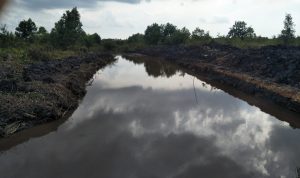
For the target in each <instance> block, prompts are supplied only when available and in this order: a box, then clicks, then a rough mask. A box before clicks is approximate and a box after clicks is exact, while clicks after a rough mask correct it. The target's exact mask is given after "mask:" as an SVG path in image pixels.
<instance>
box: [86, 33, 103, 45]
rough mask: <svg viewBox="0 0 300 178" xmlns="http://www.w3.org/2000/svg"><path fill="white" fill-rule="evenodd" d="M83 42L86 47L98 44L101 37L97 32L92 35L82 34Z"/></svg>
mask: <svg viewBox="0 0 300 178" xmlns="http://www.w3.org/2000/svg"><path fill="white" fill-rule="evenodd" d="M84 44H85V46H86V47H87V48H90V47H92V46H95V45H100V44H101V37H100V36H99V35H98V34H97V33H94V34H92V35H85V36H84Z"/></svg>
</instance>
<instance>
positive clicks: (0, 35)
mask: <svg viewBox="0 0 300 178" xmlns="http://www.w3.org/2000/svg"><path fill="white" fill-rule="evenodd" d="M14 40H15V38H14V35H13V34H12V33H11V32H9V31H8V30H7V27H6V25H0V47H1V48H7V47H11V46H12V45H13V44H14Z"/></svg>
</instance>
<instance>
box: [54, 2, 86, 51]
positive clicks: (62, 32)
mask: <svg viewBox="0 0 300 178" xmlns="http://www.w3.org/2000/svg"><path fill="white" fill-rule="evenodd" d="M84 35H85V32H84V31H83V29H82V23H81V21H80V14H79V12H78V10H77V8H76V7H75V8H73V9H72V10H71V11H69V10H68V11H66V13H64V14H63V16H62V17H61V19H60V20H59V21H58V22H56V23H55V27H54V28H53V29H52V31H51V38H52V42H53V43H54V44H55V45H58V46H60V47H68V46H70V45H73V44H75V43H76V42H78V41H79V40H80V39H81V38H82V36H84Z"/></svg>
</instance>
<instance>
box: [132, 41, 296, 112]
mask: <svg viewBox="0 0 300 178" xmlns="http://www.w3.org/2000/svg"><path fill="white" fill-rule="evenodd" d="M135 53H139V54H143V55H147V56H154V57H162V58H164V59H166V60H168V61H171V62H175V63H177V64H179V65H180V66H182V67H184V68H185V69H187V70H188V71H191V72H193V73H196V74H199V75H202V76H206V77H207V78H208V79H209V80H211V81H214V82H219V83H222V84H226V85H230V86H233V87H234V88H237V89H239V90H242V91H244V92H246V93H249V94H252V95H256V96H259V97H262V98H265V99H268V100H271V101H272V102H275V103H276V104H279V105H281V106H283V107H286V108H288V109H290V110H292V111H295V112H300V48H299V47H285V46H269V47H263V48H259V49H239V48H234V47H231V46H226V45H219V44H213V43H212V44H209V45H203V46H173V47H170V46H169V47H153V48H147V49H143V50H140V51H135Z"/></svg>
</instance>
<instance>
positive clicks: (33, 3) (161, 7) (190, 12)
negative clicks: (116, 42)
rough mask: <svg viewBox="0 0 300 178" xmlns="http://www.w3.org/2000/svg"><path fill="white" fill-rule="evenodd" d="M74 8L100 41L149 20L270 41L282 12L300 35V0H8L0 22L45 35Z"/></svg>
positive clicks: (280, 24) (123, 36) (124, 35)
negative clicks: (235, 30)
mask: <svg viewBox="0 0 300 178" xmlns="http://www.w3.org/2000/svg"><path fill="white" fill-rule="evenodd" d="M75 6H76V7H78V10H79V12H80V14H81V21H82V23H83V28H84V30H85V31H86V32H87V33H98V34H99V35H100V36H101V37H102V38H120V39H126V38H128V37H129V36H130V35H132V34H134V33H144V31H145V29H146V27H147V26H148V25H150V24H152V23H154V22H156V23H167V22H170V23H173V24H174V25H176V26H177V27H178V28H182V27H187V28H188V29H189V30H190V31H193V30H194V29H195V28H196V27H200V28H201V29H204V30H206V31H210V34H211V35H212V36H217V35H226V34H227V33H228V31H229V28H230V27H231V26H232V25H233V24H234V22H235V21H240V20H242V21H245V22H246V23H247V24H248V25H249V26H251V27H253V28H254V30H255V32H256V34H257V35H260V36H267V37H272V36H273V35H278V34H280V32H281V30H282V28H283V20H284V16H285V15H286V14H287V13H290V14H291V15H292V17H293V21H294V23H295V24H296V27H295V29H296V35H300V11H299V9H300V0H10V2H9V3H8V5H7V6H6V8H5V9H4V10H3V11H2V13H1V14H0V24H6V25H7V27H8V29H9V30H11V31H14V29H15V27H16V26H17V25H18V23H19V22H20V21H21V20H23V19H28V18H32V19H33V21H34V22H35V23H36V24H37V26H44V27H46V29H47V30H48V31H50V30H51V29H52V28H53V26H54V23H55V22H57V21H58V20H59V19H60V17H61V16H62V14H63V13H64V12H65V11H66V10H68V9H72V8H73V7H75Z"/></svg>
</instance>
